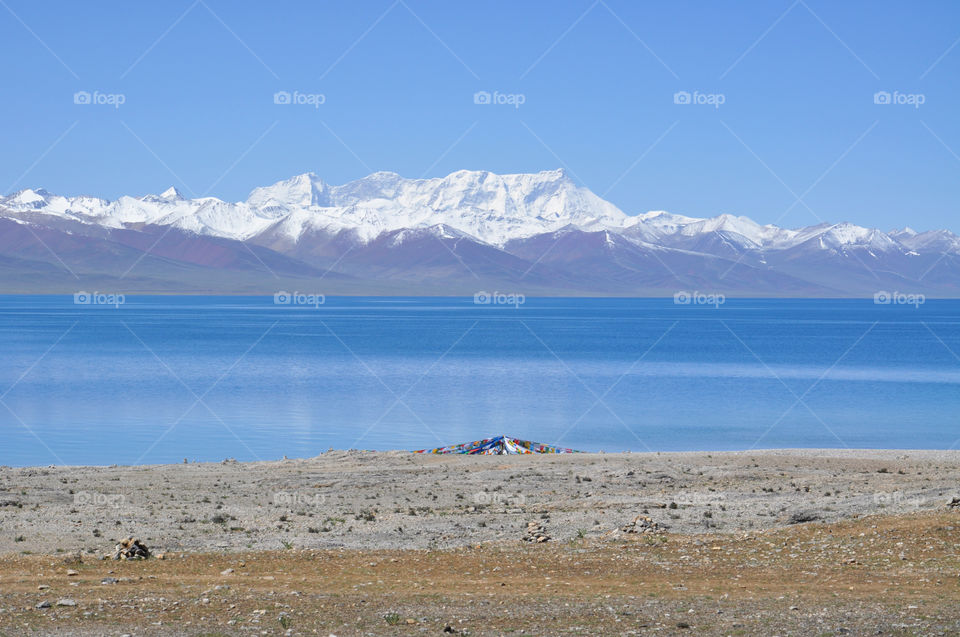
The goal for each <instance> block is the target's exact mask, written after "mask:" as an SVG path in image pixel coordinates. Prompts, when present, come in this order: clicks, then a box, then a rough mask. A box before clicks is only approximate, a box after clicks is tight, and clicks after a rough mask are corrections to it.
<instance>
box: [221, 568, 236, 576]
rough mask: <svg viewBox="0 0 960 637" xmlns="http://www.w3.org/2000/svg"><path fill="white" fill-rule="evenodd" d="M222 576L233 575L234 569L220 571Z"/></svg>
mask: <svg viewBox="0 0 960 637" xmlns="http://www.w3.org/2000/svg"><path fill="white" fill-rule="evenodd" d="M220 574H221V575H233V569H232V568H226V569H224V570H222V571H220Z"/></svg>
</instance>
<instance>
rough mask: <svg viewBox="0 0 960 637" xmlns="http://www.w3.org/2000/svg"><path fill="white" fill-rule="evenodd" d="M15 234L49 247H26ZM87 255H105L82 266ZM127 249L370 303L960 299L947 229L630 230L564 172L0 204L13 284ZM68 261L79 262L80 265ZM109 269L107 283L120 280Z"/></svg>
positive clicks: (959, 264) (712, 224) (27, 195)
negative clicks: (477, 297) (513, 291)
mask: <svg viewBox="0 0 960 637" xmlns="http://www.w3.org/2000/svg"><path fill="white" fill-rule="evenodd" d="M4 233H6V235H7V239H6V240H4V237H3V234H4ZM13 237H17V238H18V240H19V239H22V240H23V241H27V242H28V243H30V242H31V241H32V242H33V243H37V242H39V244H40V246H39V247H45V249H37V248H38V246H33V247H32V248H30V249H26V248H24V247H23V246H22V245H20V244H18V243H17V241H14V240H13ZM44 237H45V238H46V240H44ZM18 246H19V247H18ZM55 246H61V248H60V250H58V249H57V247H55ZM66 246H69V248H67V247H66ZM119 246H122V247H123V248H122V249H121V248H120V247H119ZM84 248H86V249H87V250H88V251H91V252H95V253H96V254H97V256H96V258H94V257H92V256H87V257H84V256H83V255H82V253H83V252H84ZM128 250H132V251H133V253H136V252H137V251H138V250H139V251H140V254H141V258H140V259H137V261H138V263H139V261H140V260H142V261H144V266H143V267H144V268H147V269H149V268H150V267H152V268H154V269H156V271H157V272H158V273H159V272H161V271H162V272H164V273H167V272H168V271H169V274H164V276H175V275H176V273H177V272H178V271H177V270H176V264H181V265H183V264H184V263H186V264H189V265H190V266H196V267H198V268H202V269H209V268H226V269H230V268H240V269H244V268H246V269H250V268H253V269H256V268H254V266H255V265H256V264H257V262H259V263H260V264H261V265H262V266H263V268H265V270H267V271H269V273H270V274H271V275H272V276H273V277H274V278H277V277H278V276H279V275H278V273H277V272H276V269H275V268H278V269H280V270H283V271H284V273H285V275H287V276H294V277H297V276H302V277H308V278H309V277H310V276H321V278H324V279H327V280H328V281H332V280H334V279H336V277H337V276H339V277H342V278H344V281H347V280H348V279H349V280H350V283H344V285H347V286H349V285H354V286H355V289H356V291H358V292H359V291H363V290H367V289H370V285H371V284H372V283H375V284H376V286H381V287H382V286H384V285H385V286H386V287H387V288H390V289H393V288H391V285H393V284H396V286H395V287H396V289H397V291H398V293H406V292H407V291H409V290H408V288H409V286H410V285H411V284H416V285H419V286H423V287H422V289H423V291H431V292H440V293H443V292H454V291H462V290H466V291H469V290H470V289H471V286H472V287H477V279H483V280H489V281H491V282H492V283H503V284H504V285H506V284H512V285H514V286H515V287H517V286H521V287H522V286H528V287H529V288H530V289H532V290H533V291H542V292H544V293H567V292H576V293H598V294H651V293H664V292H670V291H671V290H676V289H682V288H685V287H688V286H689V285H688V284H697V285H701V286H704V287H711V288H712V289H716V290H724V291H727V292H730V293H737V292H741V293H744V294H747V293H755V294H790V295H792V294H798V295H802V294H826V295H844V294H848V295H849V294H861V293H866V292H868V291H870V290H873V289H882V288H883V285H887V284H889V285H891V286H897V287H898V288H908V287H910V286H911V285H912V286H914V287H915V288H917V290H918V291H922V290H929V291H931V292H933V293H938V294H945V295H956V294H960V258H958V257H960V237H957V236H956V235H954V234H953V233H950V232H948V231H946V230H935V231H929V232H920V233H918V232H915V231H913V230H911V229H909V228H905V229H903V230H895V231H892V232H888V233H885V232H882V231H880V230H877V229H872V228H864V227H860V226H856V225H853V224H849V223H837V224H818V225H814V226H809V227H805V228H796V229H789V228H780V227H778V226H775V225H760V224H758V223H756V222H754V221H752V220H751V219H748V218H747V217H740V216H734V215H731V214H720V215H718V216H716V217H712V218H707V219H702V218H694V217H687V216H683V215H678V214H671V213H669V212H664V211H655V212H646V213H642V214H635V215H628V214H626V213H624V212H623V211H621V210H620V209H619V208H617V207H616V206H614V205H613V204H611V203H610V202H607V201H605V200H603V199H601V198H600V197H598V196H597V195H595V194H594V193H592V192H591V191H590V190H588V189H586V188H583V187H581V186H578V185H576V184H575V183H574V182H573V181H572V180H571V179H570V177H569V176H568V175H567V174H566V173H565V172H564V171H563V170H554V171H545V172H540V173H536V174H515V175H497V174H494V173H490V172H486V171H467V170H461V171H458V172H455V173H452V174H450V175H447V176H446V177H442V178H433V179H405V178H403V177H401V176H400V175H397V174H396V173H390V172H378V173H374V174H372V175H370V176H368V177H364V178H363V179H358V180H356V181H352V182H349V183H347V184H343V185H331V184H328V183H326V182H324V181H323V180H322V179H320V178H319V177H318V176H317V175H314V174H312V173H306V174H302V175H297V176H295V177H293V178H291V179H287V180H284V181H280V182H277V183H275V184H273V185H270V186H264V187H259V188H256V189H254V190H253V191H252V192H251V193H250V195H249V197H247V199H246V200H245V201H240V202H226V201H222V200H220V199H217V198H215V197H196V198H188V197H185V196H184V195H183V194H182V193H181V192H179V191H178V190H177V189H176V188H172V187H171V188H168V189H167V190H165V191H164V192H162V193H160V194H159V195H145V196H140V197H132V196H123V197H120V198H119V199H116V200H114V201H110V200H106V199H102V198H99V197H91V196H78V197H64V196H61V195H56V194H53V193H50V192H47V191H45V190H43V189H27V190H22V191H20V192H16V193H13V194H11V195H8V196H6V197H0V268H3V267H7V268H10V269H11V273H12V276H13V277H14V278H16V273H17V272H18V268H28V269H30V268H34V269H36V268H40V270H41V271H46V268H47V267H48V266H57V265H60V266H63V268H67V269H69V270H71V271H73V272H74V274H76V273H77V272H82V271H86V269H87V265H88V264H90V263H94V262H96V263H106V262H108V261H109V260H110V258H116V259H120V260H123V259H126V258H127V253H126V251H128ZM60 252H69V253H71V254H75V255H77V259H76V260H75V262H74V265H75V266H76V267H73V266H71V265H69V264H68V263H67V262H66V261H64V257H63V256H62V255H61V254H60ZM121 253H123V257H120V256H119V255H120V254H121ZM110 255H112V257H111V256H110ZM211 255H215V256H211ZM251 255H252V256H254V257H256V258H255V259H253V261H252V262H251V260H250V259H251ZM2 259H7V260H8V261H2ZM38 260H39V261H42V262H43V264H42V267H41V264H38V263H37V261H38ZM58 262H59V263H58ZM269 263H273V264H274V266H275V268H271V267H270V266H269V265H268V264H269ZM4 264H6V265H4ZM128 265H129V264H128ZM98 267H100V268H101V269H100V270H97V276H105V277H109V276H111V273H110V272H104V271H102V270H103V266H98ZM138 267H140V266H138ZM61 269H62V268H61ZM118 269H120V271H121V272H123V271H125V270H126V269H127V268H126V267H121V266H120V265H118ZM317 273H320V274H319V275H318V274H317ZM324 273H325V274H324ZM34 274H36V273H34ZM260 274H263V273H260ZM245 275H249V276H250V277H251V278H250V279H249V281H250V286H249V287H253V288H258V287H262V285H261V284H262V281H259V279H258V277H259V274H257V275H255V274H253V273H251V272H245ZM38 276H39V275H38ZM126 276H127V275H124V276H123V277H121V278H126ZM132 276H136V275H135V274H134V275H132ZM196 276H199V277H200V278H201V279H203V277H204V276H206V275H205V274H204V273H203V272H193V271H191V272H189V273H188V277H189V278H190V280H191V285H193V284H194V283H196V281H194V279H195V277H196ZM328 277H329V279H328ZM148 278H149V277H148ZM131 280H132V279H131ZM8 283H9V282H8ZM15 283H16V284H17V285H15V286H14V287H23V286H22V285H21V282H19V281H15ZM168 283H170V282H168ZM465 286H466V287H465ZM8 287H10V285H8ZM25 287H26V288H29V287H30V285H29V283H27V284H26V285H25ZM147 287H150V286H149V285H147ZM167 287H170V286H167ZM173 287H174V288H176V285H175V283H174V284H173ZM188 287H189V286H188ZM236 287H237V286H234V288H236ZM244 287H245V286H243V285H240V286H239V288H237V289H244ZM165 289H166V288H165ZM191 289H192V288H191ZM353 289H354V288H349V287H348V291H351V290H353ZM226 291H230V290H226Z"/></svg>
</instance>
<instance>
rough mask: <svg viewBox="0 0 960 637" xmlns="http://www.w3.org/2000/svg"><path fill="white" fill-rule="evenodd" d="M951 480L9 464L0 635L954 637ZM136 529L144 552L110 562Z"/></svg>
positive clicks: (929, 469) (665, 457)
mask: <svg viewBox="0 0 960 637" xmlns="http://www.w3.org/2000/svg"><path fill="white" fill-rule="evenodd" d="M958 478H960V452H920V451H909V452H907V451H823V452H816V451H783V452H770V451H764V452H738V453H713V454H705V453H690V454H679V453H671V454H666V453H665V454H607V455H604V454H577V455H567V456H563V455H557V456H546V455H544V456H499V457H497V456H487V457H464V456H419V455H411V454H405V453H397V452H392V453H368V452H332V453H329V454H324V455H323V456H321V457H318V458H313V459H309V460H287V461H281V462H275V463H254V464H238V463H234V462H231V461H227V462H224V463H218V464H203V465H201V464H188V465H175V466H172V465H171V466H158V467H109V468H106V467H105V468H94V467H74V468H62V467H57V468H54V467H50V468H26V469H12V468H6V467H5V468H0V556H2V557H0V636H4V637H5V636H7V635H9V636H13V635H22V634H60V635H121V634H136V635H144V634H158V635H161V634H162V635H175V634H190V635H220V634H222V635H233V634H270V635H272V634H290V635H294V634H322V635H329V634H336V635H354V634H375V635H379V634H436V633H443V632H444V631H446V633H447V634H451V631H455V632H456V633H460V634H474V635H480V634H484V635H485V634H491V635H492V634H508V633H510V634H534V635H556V634H568V633H569V634H664V635H672V634H698V635H699V634H711V635H712V634H715V635H834V634H857V635H860V634H862V635H867V634H870V635H875V634H883V635H938V634H940V635H952V634H960V550H958V549H960V507H951V506H949V505H948V503H949V502H950V501H951V500H952V499H953V498H954V497H955V496H957V495H960V480H958ZM129 535H135V536H137V537H139V538H140V539H141V540H142V541H143V543H144V544H145V545H146V546H148V547H150V549H151V551H152V553H153V555H154V557H152V558H150V559H148V560H145V561H129V562H127V561H114V560H111V559H102V558H104V557H105V555H107V554H112V553H113V552H114V546H115V544H116V542H117V540H118V539H119V538H122V537H126V536H129ZM158 554H162V555H163V559H157V558H156V556H157V555H158Z"/></svg>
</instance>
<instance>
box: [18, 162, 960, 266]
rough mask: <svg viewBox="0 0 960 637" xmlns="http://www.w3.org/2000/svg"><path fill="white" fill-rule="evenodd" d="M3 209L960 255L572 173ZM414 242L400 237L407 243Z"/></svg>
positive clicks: (375, 232)
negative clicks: (711, 213) (644, 207)
mask: <svg viewBox="0 0 960 637" xmlns="http://www.w3.org/2000/svg"><path fill="white" fill-rule="evenodd" d="M0 206H2V208H3V209H5V210H4V211H3V212H2V214H3V215H4V216H8V217H12V218H16V215H17V213H27V212H29V213H32V214H35V215H51V216H57V217H62V218H66V219H69V220H71V221H75V222H80V223H84V224H96V225H101V226H105V227H111V228H121V227H126V226H127V225H128V224H154V225H169V226H174V227H177V228H180V229H183V230H186V231H190V232H196V233H198V234H206V235H211V236H219V237H228V238H232V239H242V240H246V239H250V238H253V237H256V236H257V235H259V234H261V233H265V232H270V233H274V234H276V235H277V236H282V237H284V238H285V240H289V241H292V242H298V241H300V239H301V238H302V237H304V236H307V235H308V234H309V233H332V234H336V233H340V232H343V231H347V232H349V234H350V236H352V237H354V240H358V241H361V242H369V241H372V240H373V239H375V238H376V237H378V236H380V235H382V234H383V233H385V232H393V231H397V230H404V231H413V232H419V231H423V230H426V229H433V230H432V231H431V232H433V233H434V234H435V235H436V236H440V237H453V236H459V234H458V233H460V234H462V235H463V236H465V237H471V238H475V239H476V240H479V241H483V242H486V243H488V244H491V245H495V246H500V247H502V246H504V245H505V244H506V243H507V242H508V241H511V240H514V239H524V238H528V237H533V236H536V235H540V234H550V233H556V232H559V231H562V230H570V229H575V230H582V231H589V232H594V231H606V232H609V233H612V234H610V235H608V239H610V238H611V237H613V236H614V235H618V234H619V235H622V236H623V237H624V238H625V239H626V240H629V241H633V242H642V243H644V244H647V245H659V246H674V247H679V248H682V249H686V248H687V246H691V245H698V244H699V243H698V242H699V241H700V238H701V237H704V238H705V239H706V240H708V241H719V242H720V243H722V244H723V245H727V246H733V247H734V249H742V250H766V249H787V248H790V247H793V246H797V245H800V244H801V243H805V242H808V241H810V242H811V243H816V244H818V245H820V246H821V247H822V249H829V250H842V249H844V248H845V247H846V246H857V247H866V248H868V249H871V250H887V249H891V248H894V247H897V246H900V245H908V244H909V245H914V244H915V245H920V244H921V243H923V244H926V243H931V244H932V243H934V242H936V243H937V244H938V245H939V244H943V245H945V246H948V247H950V249H955V248H953V247H952V246H956V245H958V241H960V240H958V238H957V237H955V236H954V235H952V234H950V235H949V236H940V235H937V234H935V233H920V234H917V233H915V232H914V231H913V230H910V229H909V228H907V229H904V230H903V231H899V232H896V231H895V232H892V233H890V234H884V233H883V232H880V231H879V230H875V229H870V228H863V227H860V226H855V225H853V224H850V223H840V224H826V223H823V224H819V225H816V226H810V227H807V228H800V229H796V230H790V229H784V228H779V227H777V226H775V225H760V224H758V223H756V222H755V221H753V220H751V219H749V218H747V217H742V216H735V215H731V214H721V215H718V216H715V217H712V218H698V217H688V216H684V215H679V214H671V213H669V212H665V211H651V212H646V213H643V214H638V215H634V216H628V215H626V214H625V213H624V212H623V211H621V210H620V209H619V208H617V207H616V206H615V205H613V204H612V203H610V202H608V201H605V200H604V199H601V198H600V197H598V196H597V195H596V194H594V193H593V192H591V191H590V190H588V189H587V188H584V187H582V186H579V185H577V184H576V182H575V181H574V180H573V179H572V178H571V177H570V175H569V174H568V173H567V171H566V170H564V169H562V168H561V169H557V170H549V171H542V172H538V173H517V174H502V175H501V174H496V173H492V172H489V171H483V170H459V171H456V172H453V173H451V174H449V175H446V176H444V177H432V178H423V179H406V178H404V177H401V176H400V175H398V174H397V173H395V172H388V171H381V172H376V173H373V174H371V175H368V176H366V177H363V178H361V179H357V180H354V181H350V182H348V183H345V184H343V185H339V186H332V185H328V184H327V183H326V182H324V181H323V180H322V179H321V178H320V177H318V176H317V175H316V174H314V173H303V174H300V175H296V176H294V177H291V178H289V179H286V180H282V181H278V182H276V183H274V184H272V185H270V186H262V187H259V188H255V189H254V190H253V191H252V192H251V193H250V196H249V197H248V198H247V200H246V201H242V202H235V203H229V202H224V201H221V200H220V199H217V198H215V197H202V198H196V199H185V198H184V197H183V195H182V194H181V193H180V192H179V191H178V190H177V189H176V188H174V187H170V188H168V189H167V190H165V191H163V192H162V193H161V194H160V195H147V196H144V197H139V198H137V197H127V196H124V197H120V198H119V199H117V200H116V201H112V202H111V201H108V200H105V199H98V198H95V197H86V196H83V197H61V196H58V195H52V194H50V193H48V192H46V191H44V190H42V189H36V190H30V189H26V190H21V191H20V192H17V193H14V194H12V195H10V196H8V197H0ZM438 228H439V230H437V229H438ZM948 234H949V233H948ZM408 235H409V233H405V234H401V235H398V237H397V240H399V241H403V240H404V239H405V238H406V237H407V236H408ZM409 236H412V235H409Z"/></svg>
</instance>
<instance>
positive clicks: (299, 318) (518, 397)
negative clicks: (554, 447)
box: [0, 296, 960, 466]
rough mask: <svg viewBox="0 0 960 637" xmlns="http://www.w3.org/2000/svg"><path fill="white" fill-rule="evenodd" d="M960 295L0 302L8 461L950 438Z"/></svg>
mask: <svg viewBox="0 0 960 637" xmlns="http://www.w3.org/2000/svg"><path fill="white" fill-rule="evenodd" d="M958 355H960V301H946V300H928V301H927V302H926V303H925V304H922V305H920V306H919V307H914V306H912V305H875V304H874V303H873V302H872V300H748V299H747V300H745V299H739V300H738V299H728V300H727V302H726V303H725V304H723V305H721V306H719V307H713V306H697V305H675V304H674V303H673V299H535V298H533V299H527V300H526V303H524V304H522V305H520V306H518V307H515V306H502V305H475V304H474V302H473V299H472V298H442V299H440V298H362V297H361V298H343V297H340V298H327V299H326V300H325V303H323V304H322V305H318V306H315V307H314V306H302V305H275V304H274V300H273V298H272V297H159V296H158V297H130V296H128V297H127V298H126V299H125V303H123V304H122V305H119V307H115V306H103V305H75V304H74V302H73V298H72V297H68V296H5V297H0V356H2V359H0V360H2V362H0V464H6V465H21V466H22V465H47V464H61V463H66V464H113V463H118V464H126V463H159V462H182V461H183V459H184V458H189V459H190V460H204V461H209V460H222V459H224V458H227V457H233V458H236V459H238V460H256V459H264V460H268V459H276V458H279V457H282V456H284V455H287V456H290V457H295V456H313V455H317V454H319V453H321V452H323V451H326V450H327V449H328V448H330V447H334V448H338V449H339V448H360V449H417V448H423V447H435V446H440V445H445V444H451V443H457V442H463V441H467V440H473V439H477V438H481V437H488V436H492V435H498V434H508V435H512V436H516V437H519V438H525V439H530V440H536V441H539V442H545V443H550V444H559V445H561V446H565V447H573V448H576V449H582V450H589V451H596V450H606V451H623V450H632V451H648V450H657V451H659V450H727V449H749V448H782V447H847V446H849V447H870V448H938V449H946V448H951V447H954V446H955V445H957V444H958V443H960V358H958Z"/></svg>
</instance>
